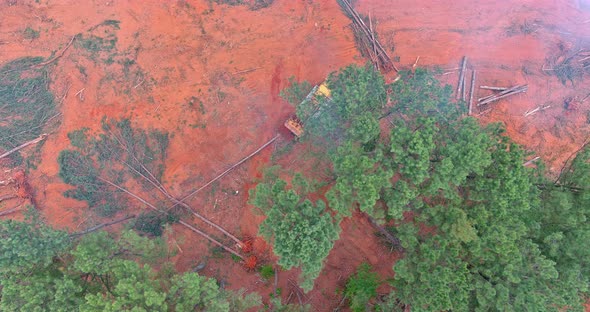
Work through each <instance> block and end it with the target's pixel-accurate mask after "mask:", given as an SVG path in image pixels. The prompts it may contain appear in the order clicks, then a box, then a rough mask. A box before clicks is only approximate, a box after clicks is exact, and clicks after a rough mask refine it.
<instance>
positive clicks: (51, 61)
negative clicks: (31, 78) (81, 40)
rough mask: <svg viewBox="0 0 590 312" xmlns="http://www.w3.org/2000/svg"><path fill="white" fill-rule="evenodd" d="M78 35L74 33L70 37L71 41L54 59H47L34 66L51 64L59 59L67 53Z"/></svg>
mask: <svg viewBox="0 0 590 312" xmlns="http://www.w3.org/2000/svg"><path fill="white" fill-rule="evenodd" d="M77 36H78V35H77V34H76V35H74V36H73V37H72V39H70V42H68V44H67V45H66V46H65V47H64V48H63V49H62V50H61V51H60V52H59V53H58V54H57V55H56V56H55V57H54V58H52V59H50V60H48V61H45V62H41V63H39V64H36V65H35V66H34V67H36V68H39V67H43V66H45V65H49V64H51V63H53V62H55V61H57V60H58V59H59V58H60V57H62V56H63V55H64V53H66V50H67V49H68V48H69V47H70V46H71V45H72V43H74V39H76V37H77Z"/></svg>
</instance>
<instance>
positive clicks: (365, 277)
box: [344, 263, 379, 312]
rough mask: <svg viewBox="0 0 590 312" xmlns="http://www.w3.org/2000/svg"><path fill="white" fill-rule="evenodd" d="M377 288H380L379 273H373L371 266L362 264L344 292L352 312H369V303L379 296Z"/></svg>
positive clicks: (349, 280)
mask: <svg viewBox="0 0 590 312" xmlns="http://www.w3.org/2000/svg"><path fill="white" fill-rule="evenodd" d="M377 286H379V278H378V277H377V273H375V272H371V266H370V265H369V264H367V263H363V264H361V265H360V266H359V267H358V269H357V271H356V274H355V275H353V276H352V277H351V278H349V279H348V282H347V283H346V289H345V290H344V296H345V297H346V298H347V299H348V300H349V301H350V308H351V309H352V311H354V312H364V311H368V309H367V306H368V304H369V301H371V299H373V298H375V297H376V296H377Z"/></svg>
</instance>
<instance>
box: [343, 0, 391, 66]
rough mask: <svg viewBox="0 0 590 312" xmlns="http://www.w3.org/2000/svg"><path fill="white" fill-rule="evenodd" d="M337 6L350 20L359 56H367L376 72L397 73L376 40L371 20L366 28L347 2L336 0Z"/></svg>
mask: <svg viewBox="0 0 590 312" xmlns="http://www.w3.org/2000/svg"><path fill="white" fill-rule="evenodd" d="M338 4H340V7H342V10H344V12H345V13H346V15H348V17H350V19H352V24H351V27H352V31H353V32H354V36H355V38H356V41H357V43H358V45H359V49H360V50H361V54H363V55H365V56H367V57H368V58H369V59H370V60H371V62H372V63H373V64H374V65H375V68H376V69H378V70H382V71H384V72H389V71H391V70H395V71H396V72H398V71H399V70H398V69H397V67H395V65H394V64H393V61H392V60H391V58H390V57H389V55H388V54H387V51H385V49H384V48H383V46H382V45H381V43H379V41H378V40H377V36H376V35H375V32H374V30H373V22H372V20H371V18H369V25H370V26H367V24H366V23H365V21H364V20H363V18H362V17H361V16H360V15H359V14H358V13H357V12H356V10H355V9H354V8H353V7H352V4H351V3H350V1H349V0H338Z"/></svg>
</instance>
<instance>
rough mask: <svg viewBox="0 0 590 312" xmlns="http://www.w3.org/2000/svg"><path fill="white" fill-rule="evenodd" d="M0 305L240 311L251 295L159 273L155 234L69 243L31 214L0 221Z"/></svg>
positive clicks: (193, 277)
mask: <svg viewBox="0 0 590 312" xmlns="http://www.w3.org/2000/svg"><path fill="white" fill-rule="evenodd" d="M0 229H1V233H2V238H3V239H2V240H1V241H0V248H1V250H2V251H7V252H6V253H3V254H2V255H3V256H5V257H4V258H2V261H0V286H1V288H0V310H1V311H194V310H195V309H200V310H205V311H244V310H247V309H249V308H251V307H254V306H258V305H260V298H259V296H257V295H256V294H249V295H244V294H243V293H242V292H239V293H234V292H230V291H225V290H222V289H220V288H219V286H218V285H217V283H216V282H215V281H214V280H212V279H209V278H207V277H204V276H199V275H198V274H196V273H192V272H189V273H185V274H177V273H175V272H171V273H170V274H163V273H164V272H163V271H161V272H158V271H156V270H154V269H153V268H152V267H151V266H150V265H149V264H148V263H154V264H159V265H160V266H161V267H162V268H164V267H166V266H168V267H169V265H167V264H166V262H163V259H165V256H166V246H165V244H164V241H163V240H162V239H157V240H153V239H148V238H145V237H141V236H139V235H137V234H136V233H134V232H131V231H126V232H123V233H122V234H121V236H120V238H118V239H114V238H113V236H112V235H111V234H108V233H107V232H104V231H100V232H95V233H91V234H88V235H86V236H84V237H83V238H82V239H81V240H79V241H77V242H72V241H71V240H70V237H69V236H68V235H67V233H65V232H62V231H56V230H54V229H52V228H50V227H48V226H46V225H43V224H42V223H40V222H39V221H38V220H37V221H34V222H18V221H10V220H8V221H6V220H2V221H0Z"/></svg>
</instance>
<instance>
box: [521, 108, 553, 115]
mask: <svg viewBox="0 0 590 312" xmlns="http://www.w3.org/2000/svg"><path fill="white" fill-rule="evenodd" d="M549 107H551V105H547V106H539V107H537V108H535V109H533V110H530V111H527V112H526V113H524V117H528V116H530V115H532V114H534V113H536V112H539V111H542V110H546V109H548V108H549Z"/></svg>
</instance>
